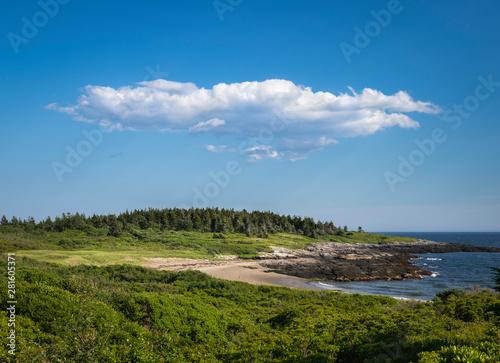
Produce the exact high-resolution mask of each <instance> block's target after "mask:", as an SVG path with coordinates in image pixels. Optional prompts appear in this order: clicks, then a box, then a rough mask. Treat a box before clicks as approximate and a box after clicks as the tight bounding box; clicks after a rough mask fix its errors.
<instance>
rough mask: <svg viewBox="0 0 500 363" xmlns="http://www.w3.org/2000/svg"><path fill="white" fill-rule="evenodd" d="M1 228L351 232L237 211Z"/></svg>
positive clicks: (15, 222) (76, 217) (152, 212)
mask: <svg viewBox="0 0 500 363" xmlns="http://www.w3.org/2000/svg"><path fill="white" fill-rule="evenodd" d="M0 225H2V226H7V225H11V226H14V227H17V226H20V227H23V228H24V229H25V230H26V231H33V230H36V229H39V230H43V231H47V232H52V231H55V232H63V231H65V230H71V229H79V230H82V231H85V232H90V233H92V232H93V233H103V229H104V230H105V231H106V232H107V234H110V235H113V236H119V234H120V232H122V231H130V230H132V229H134V228H140V229H143V230H145V229H148V228H153V229H161V230H172V231H200V232H214V233H244V234H246V235H248V236H252V235H260V236H265V235H268V234H273V233H278V232H286V233H297V234H302V235H304V236H308V237H312V238H317V236H318V235H325V234H328V235H333V234H335V233H339V234H342V233H343V232H347V226H344V227H340V226H335V225H334V224H333V222H331V221H330V222H321V221H318V222H315V221H314V220H313V219H312V218H308V217H305V218H303V217H299V216H293V217H291V216H289V215H288V216H284V215H279V214H276V213H272V212H259V211H252V212H247V211H246V210H243V211H235V210H234V209H218V208H204V209H198V208H197V209H194V208H192V209H179V208H172V209H152V208H150V209H147V210H134V211H133V212H129V211H126V212H124V213H120V214H118V216H116V215H114V214H109V215H95V214H94V215H93V216H91V217H87V216H85V214H80V213H74V214H72V213H63V214H62V216H61V217H56V218H55V219H54V221H52V219H51V218H50V217H48V218H46V219H45V220H42V221H40V222H38V223H36V222H35V220H34V219H33V218H32V217H29V218H28V219H27V220H21V219H18V218H16V217H15V216H14V217H12V219H11V220H10V221H9V219H7V217H5V216H2V218H1V220H0Z"/></svg>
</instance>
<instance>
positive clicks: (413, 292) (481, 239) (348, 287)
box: [314, 232, 500, 300]
mask: <svg viewBox="0 0 500 363" xmlns="http://www.w3.org/2000/svg"><path fill="white" fill-rule="evenodd" d="M378 233H380V234H386V235H391V236H408V237H413V238H420V239H426V240H430V241H435V242H455V243H461V244H470V245H476V246H487V247H499V248H500V232H460V233H459V232H378ZM416 256H418V259H414V260H411V261H412V262H413V263H415V264H417V265H419V266H421V267H422V268H423V269H424V270H427V271H431V272H432V275H431V276H424V277H423V278H422V279H421V280H403V281H366V282H364V281H360V282H315V283H314V285H315V286H318V287H321V288H323V289H335V290H340V291H344V292H350V293H361V294H369V295H385V296H392V297H400V298H409V299H420V300H431V299H433V298H434V297H435V296H436V294H437V293H438V292H440V291H443V290H447V289H453V288H457V289H469V288H470V287H473V286H481V287H489V288H493V287H494V286H495V282H494V275H493V273H492V271H491V270H490V269H489V268H490V267H500V253H485V252H456V253H428V254H423V255H416Z"/></svg>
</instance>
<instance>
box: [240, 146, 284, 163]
mask: <svg viewBox="0 0 500 363" xmlns="http://www.w3.org/2000/svg"><path fill="white" fill-rule="evenodd" d="M245 154H246V155H247V157H248V159H247V161H248V162H249V163H255V162H257V161H261V160H263V159H277V160H281V158H280V154H279V153H278V152H277V151H276V150H275V149H273V148H272V147H271V146H270V145H256V146H252V147H250V148H248V149H246V150H245Z"/></svg>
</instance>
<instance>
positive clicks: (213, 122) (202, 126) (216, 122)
mask: <svg viewBox="0 0 500 363" xmlns="http://www.w3.org/2000/svg"><path fill="white" fill-rule="evenodd" d="M225 124H226V122H225V121H224V120H221V119H219V118H212V119H210V120H208V121H200V122H198V123H197V124H196V125H194V126H191V127H190V128H189V129H188V131H189V132H190V133H196V132H207V131H210V130H212V129H215V128H216V127H217V126H222V125H225Z"/></svg>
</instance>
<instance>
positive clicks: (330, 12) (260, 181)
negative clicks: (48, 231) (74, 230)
mask: <svg viewBox="0 0 500 363" xmlns="http://www.w3.org/2000/svg"><path fill="white" fill-rule="evenodd" d="M0 4H1V7H2V11H1V12H0V29H1V31H0V35H1V36H2V37H1V41H0V80H1V88H0V96H1V99H2V102H1V103H0V117H1V118H0V120H1V129H0V152H1V156H2V159H1V160H2V161H1V168H0V178H1V179H0V186H1V188H0V215H2V214H5V215H6V216H7V217H8V218H11V217H12V216H13V215H15V216H17V217H21V218H27V217H28V216H33V217H35V219H36V220H39V219H41V218H45V217H47V216H49V215H50V216H52V217H53V216H56V215H60V214H61V213H62V212H77V211H78V212H84V213H86V214H92V213H118V212H121V211H124V210H125V209H127V208H128V209H129V210H133V209H142V208H148V207H153V208H163V207H191V206H195V207H205V206H217V207H224V208H235V209H243V208H245V209H247V210H271V211H275V212H278V213H284V214H292V215H293V214H296V215H302V216H311V217H313V218H315V219H321V220H333V221H334V223H336V224H341V225H345V224H346V225H348V226H349V227H350V228H357V227H358V226H360V225H361V226H363V228H364V229H365V230H367V231H499V230H500V218H499V217H500V183H499V179H500V164H499V157H500V142H499V139H500V125H499V122H498V121H499V112H498V111H499V105H500V46H499V44H500V23H499V22H498V19H499V16H500V3H499V2H498V1H493V0H491V1H487V0H485V1H479V2H470V1H465V0H460V1H456V0H455V1H451V0H449V1H438V2H437V1H430V0H429V1H410V0H401V1H395V0H390V1H352V2H348V1H326V0H324V1H318V0H312V1H295V0H288V1H276V0H266V1H261V0H253V1H250V0H242V1H241V0H220V1H211V0H207V1H205V0H203V1H200V0H197V1H194V0H185V1H169V0H164V1H129V0H121V1H114V0H110V1H94V0H87V1H78V0H59V1H56V0H47V1H44V0H41V1H33V0H27V1H13V0H3V1H1V2H0Z"/></svg>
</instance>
